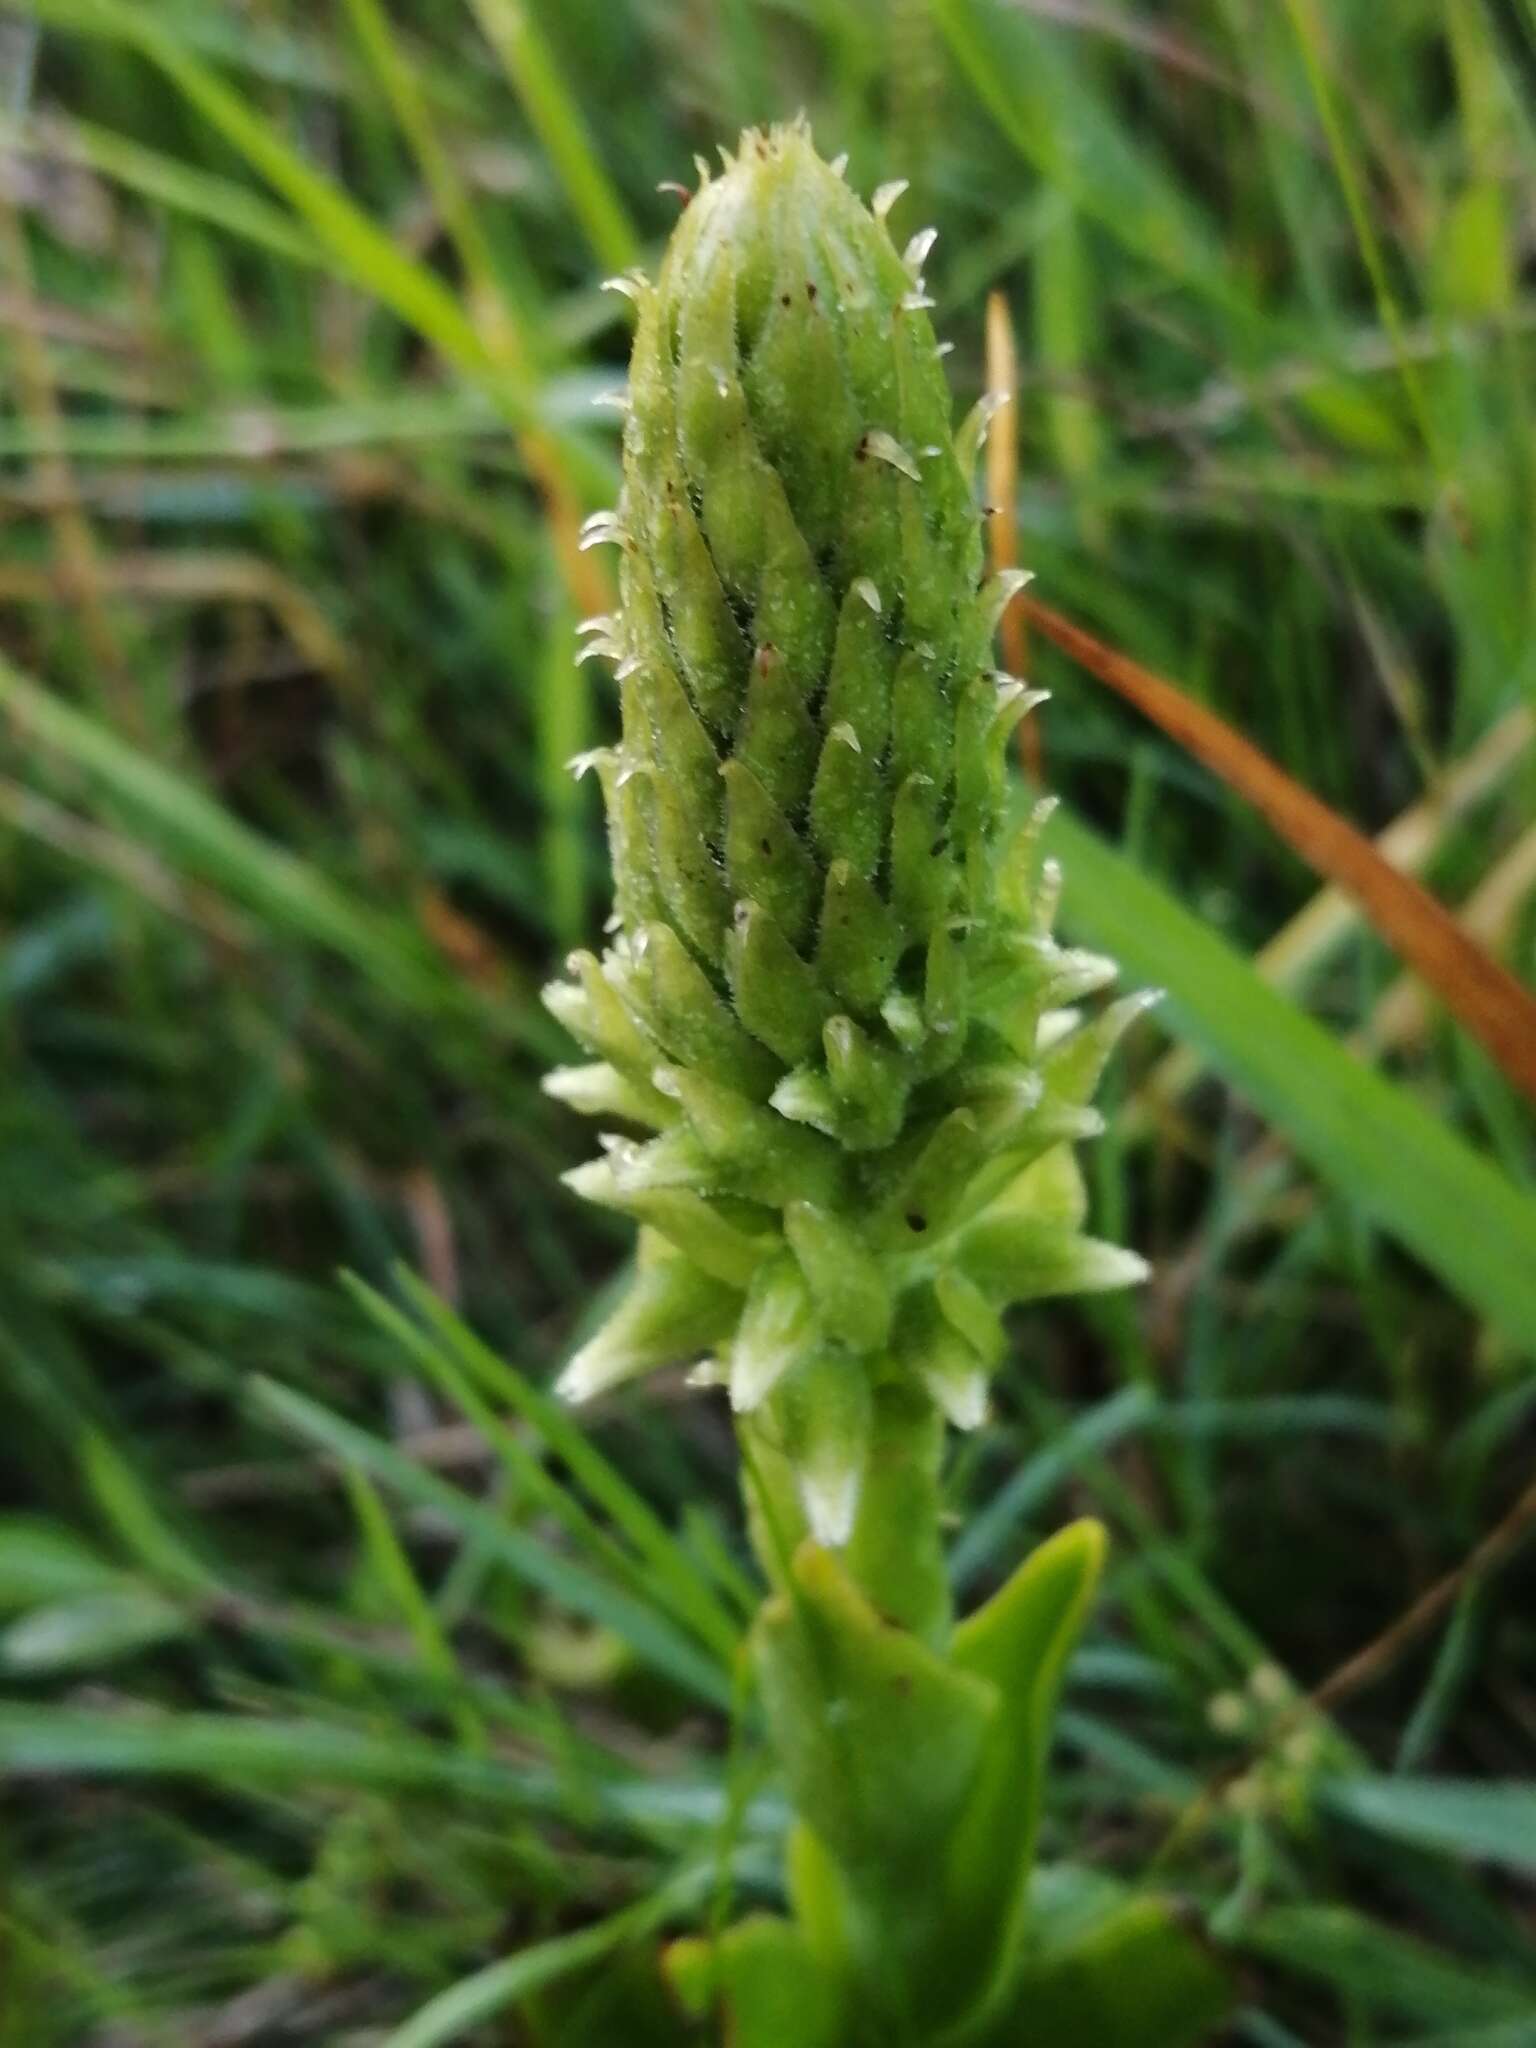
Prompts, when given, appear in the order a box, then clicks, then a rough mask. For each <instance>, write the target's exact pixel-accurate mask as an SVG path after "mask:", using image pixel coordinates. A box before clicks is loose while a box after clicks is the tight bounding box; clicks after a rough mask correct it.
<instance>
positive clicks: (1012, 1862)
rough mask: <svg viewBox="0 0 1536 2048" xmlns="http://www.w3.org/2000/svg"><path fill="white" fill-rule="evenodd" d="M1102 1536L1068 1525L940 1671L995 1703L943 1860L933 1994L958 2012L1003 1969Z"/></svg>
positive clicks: (975, 1619) (969, 1626)
mask: <svg viewBox="0 0 1536 2048" xmlns="http://www.w3.org/2000/svg"><path fill="white" fill-rule="evenodd" d="M1104 1544H1105V1538H1104V1531H1103V1529H1102V1528H1101V1526H1100V1525H1099V1524H1098V1523H1097V1522H1074V1523H1073V1524H1072V1525H1071V1526H1070V1527H1069V1528H1066V1529H1063V1530H1061V1531H1060V1532H1059V1533H1058V1534H1057V1535H1055V1536H1053V1537H1052V1538H1051V1539H1050V1541H1049V1542H1047V1543H1043V1544H1042V1545H1041V1546H1040V1548H1039V1549H1038V1550H1036V1551H1034V1552H1033V1553H1032V1554H1031V1555H1030V1556H1029V1557H1027V1558H1026V1559H1025V1561H1024V1563H1023V1564H1022V1565H1021V1566H1020V1567H1019V1569H1018V1570H1017V1571H1016V1572H1015V1573H1014V1575H1013V1577H1012V1578H1011V1579H1010V1580H1009V1581H1008V1583H1007V1585H1006V1586H1004V1587H1003V1588H1002V1589H1001V1591H1000V1592H998V1593H996V1594H994V1595H993V1597H992V1598H991V1599H990V1600H989V1601H988V1602H987V1604H986V1605H985V1606H984V1607H982V1608H981V1609H980V1610H979V1611H978V1612H977V1613H976V1614H973V1615H972V1616H971V1617H970V1618H969V1620H967V1621H965V1622H963V1623H962V1624H961V1625H960V1627H959V1628H958V1629H956V1631H955V1636H954V1643H953V1646H952V1649H951V1653H950V1655H951V1662H952V1664H953V1665H954V1667H955V1668H956V1670H957V1671H958V1672H962V1673H965V1674H967V1675H968V1676H970V1677H971V1678H973V1679H976V1680H979V1681H981V1682H982V1683H983V1684H985V1685H986V1686H987V1687H988V1688H989V1689H990V1690H992V1691H993V1692H994V1693H995V1694H996V1696H997V1698H998V1700H999V1703H1000V1705H999V1711H998V1713H997V1714H996V1716H995V1717H994V1718H993V1719H992V1720H991V1722H990V1723H989V1725H988V1727H987V1731H986V1739H985V1749H984V1753H983V1756H982V1761H981V1769H980V1772H979V1776H978V1782H977V1784H976V1787H975V1790H974V1792H973V1794H972V1797H971V1799H970V1802H969V1804H968V1807H967V1810H966V1813H965V1817H964V1819H963V1821H962V1823H961V1825H960V1827H959V1830H958V1831H957V1834H956V1836H955V1839H954V1842H953V1845H952V1847H951V1848H950V1850H949V1853H948V1855H947V1858H946V1863H947V1872H946V1879H945V1884H944V1892H945V1913H944V1930H943V1948H942V1951H941V1952H940V1954H938V1955H936V1956H935V1957H934V1958H933V1964H932V1975H933V1995H934V1996H935V1998H936V1999H939V2000H943V1999H947V2000H949V2001H952V2002H954V2003H955V2005H956V2006H957V2007H958V2008H959V2009H961V2010H963V2009H964V2008H963V2001H965V2000H967V1999H969V2000H971V2001H972V2002H976V2001H979V2000H981V1999H982V1998H984V1996H985V1995H986V1993H987V1991H988V1989H989V1988H990V1987H994V1986H995V1985H996V1984H997V1983H998V1982H999V1981H1000V1979H1001V1977H1002V1975H1003V1973H1004V1972H1005V1971H1006V1970H1007V1968H1008V1967H1009V1964H1010V1961H1011V1957H1012V1955H1013V1954H1014V1952H1015V1950H1016V1947H1017V1943H1018V1940H1019V1936H1020V1929H1021V1923H1022V1918H1023V1910H1024V1904H1025V1896H1026V1890H1027V1886H1028V1881H1029V1869H1030V1862H1031V1858H1032V1856H1033V1853H1034V1839H1035V1830H1036V1828H1037V1826H1038V1824H1039V1816H1040V1804H1041V1799H1042V1795H1043V1790H1044V1777H1045V1761H1046V1750H1047V1746H1048V1743H1049V1741H1050V1727H1051V1717H1052V1714H1053V1713H1054V1711H1055V1706H1056V1696H1057V1693H1058V1691H1059V1689H1060V1685H1061V1676H1062V1672H1063V1670H1064V1669H1065V1666H1066V1661H1067V1658H1068V1656H1069V1655H1070V1653H1071V1651H1072V1648H1073V1645H1074V1644H1075V1643H1076V1641H1077V1637H1078V1634H1079V1632H1080V1630H1081V1628H1082V1625H1083V1620H1084V1617H1085V1616H1086V1614H1087V1611H1088V1605H1089V1602H1090V1601H1091V1600H1092V1598H1093V1592H1094V1588H1095V1586H1096V1585H1097V1583H1098V1578H1099V1573H1100V1571H1101V1570H1102V1568H1103V1561H1104Z"/></svg>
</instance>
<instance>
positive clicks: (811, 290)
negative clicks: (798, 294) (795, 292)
mask: <svg viewBox="0 0 1536 2048" xmlns="http://www.w3.org/2000/svg"><path fill="white" fill-rule="evenodd" d="M805 296H806V297H807V298H808V299H809V300H810V302H811V304H812V305H813V306H814V305H815V303H816V286H815V283H814V281H813V280H812V279H811V278H807V279H806V280H805Z"/></svg>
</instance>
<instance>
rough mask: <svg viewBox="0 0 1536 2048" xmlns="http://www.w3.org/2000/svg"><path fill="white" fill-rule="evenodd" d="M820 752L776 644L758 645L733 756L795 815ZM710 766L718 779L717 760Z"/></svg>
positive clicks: (801, 699) (810, 721)
mask: <svg viewBox="0 0 1536 2048" xmlns="http://www.w3.org/2000/svg"><path fill="white" fill-rule="evenodd" d="M820 751H821V736H820V734H819V733H818V732H817V730H816V724H815V721H814V720H813V719H812V717H811V715H810V713H809V712H808V711H807V710H806V708H805V699H804V695H803V693H802V692H801V691H800V690H798V689H797V688H796V687H795V685H794V684H793V683H792V682H791V681H790V679H789V677H788V676H787V675H786V674H785V673H784V657H783V656H782V655H781V654H780V652H779V650H778V649H777V648H776V647H759V648H758V650H757V652H756V654H755V655H754V656H753V657H752V666H751V668H750V670H749V671H748V676H747V698H746V707H745V710H744V711H743V713H742V721H741V728H740V730H739V732H738V733H737V735H736V749H735V752H736V758H737V760H738V761H741V762H743V763H744V764H745V765H746V767H748V768H749V769H750V770H751V771H752V773H753V774H754V775H755V776H756V777H757V779H758V781H759V782H760V783H761V784H762V786H763V788H764V789H765V790H766V791H767V792H768V795H769V797H770V798H771V799H772V801H773V802H774V803H775V804H776V805H777V806H778V808H779V809H780V810H781V811H783V812H785V813H793V812H795V811H798V810H799V808H800V806H801V805H802V804H803V803H804V801H805V799H806V795H807V793H808V792H809V790H810V787H811V783H812V782H813V780H814V779H815V775H816V762H817V758H818V756H819V754H820ZM710 769H711V773H712V774H714V775H715V776H716V777H718V775H719V772H720V770H719V763H718V761H712V762H711V763H710ZM715 800H716V801H717V802H718V800H719V792H718V791H717V792H716V799H715Z"/></svg>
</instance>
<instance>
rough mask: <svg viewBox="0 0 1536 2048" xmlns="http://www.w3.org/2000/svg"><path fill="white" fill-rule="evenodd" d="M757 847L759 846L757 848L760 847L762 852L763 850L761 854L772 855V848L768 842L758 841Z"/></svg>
mask: <svg viewBox="0 0 1536 2048" xmlns="http://www.w3.org/2000/svg"><path fill="white" fill-rule="evenodd" d="M758 845H759V846H760V847H761V848H762V850H763V852H764V853H766V854H769V855H771V854H772V853H773V847H772V846H771V845H770V843H769V842H768V841H767V840H766V839H760V840H759V841H758Z"/></svg>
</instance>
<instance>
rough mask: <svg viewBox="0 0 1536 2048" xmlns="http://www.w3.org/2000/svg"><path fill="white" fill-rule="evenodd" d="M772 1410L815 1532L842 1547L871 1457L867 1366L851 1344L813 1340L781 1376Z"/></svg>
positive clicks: (822, 1540) (770, 1400)
mask: <svg viewBox="0 0 1536 2048" xmlns="http://www.w3.org/2000/svg"><path fill="white" fill-rule="evenodd" d="M767 1415H768V1419H769V1421H770V1422H771V1424H772V1425H773V1427H774V1428H776V1429H777V1431H778V1434H779V1441H780V1443H781V1444H782V1446H783V1451H784V1456H785V1457H786V1458H787V1460H788V1462H789V1465H790V1469H791V1471H792V1472H793V1474H794V1480H795V1490H796V1492H797V1493H798V1495H799V1498H800V1505H801V1509H802V1511H803V1512H804V1515H805V1520H806V1524H807V1526H808V1527H809V1529H810V1532H811V1534H812V1536H813V1537H814V1538H815V1539H816V1542H817V1543H818V1544H821V1545H823V1546H824V1547H826V1548H828V1549H833V1550H840V1549H841V1548H842V1547H843V1545H844V1544H845V1543H847V1541H848V1539H849V1537H850V1536H851V1535H852V1534H853V1525H854V1518H855V1517H856V1515H857V1514H858V1511H859V1504H860V1498H861V1494H862V1490H863V1486H864V1473H865V1468H866V1467H867V1465H868V1463H869V1446H870V1436H871V1433H872V1426H873V1419H874V1398H873V1391H872V1389H871V1386H870V1380H869V1372H868V1369H867V1367H866V1366H865V1364H864V1362H863V1361H862V1360H861V1359H858V1358H850V1357H849V1356H848V1355H847V1353H846V1352H841V1351H833V1350H829V1349H825V1348H820V1347H818V1348H815V1349H813V1350H811V1351H810V1352H809V1353H808V1354H807V1355H806V1356H805V1357H803V1358H802V1359H800V1360H799V1361H798V1362H797V1363H796V1364H795V1365H793V1366H792V1367H791V1368H790V1370H789V1371H788V1372H787V1373H785V1375H784V1377H783V1378H782V1379H781V1380H780V1381H779V1383H778V1385H777V1386H776V1387H775V1388H774V1390H773V1392H772V1394H770V1395H769V1397H768V1402H767Z"/></svg>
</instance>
